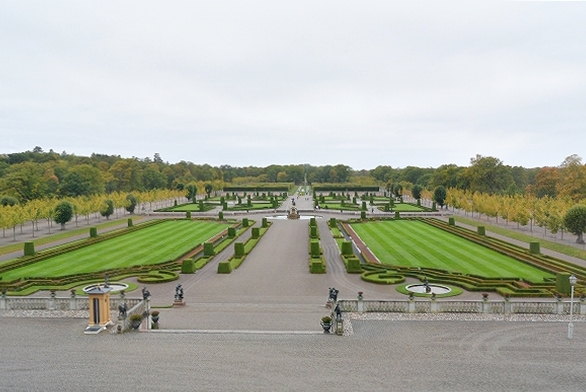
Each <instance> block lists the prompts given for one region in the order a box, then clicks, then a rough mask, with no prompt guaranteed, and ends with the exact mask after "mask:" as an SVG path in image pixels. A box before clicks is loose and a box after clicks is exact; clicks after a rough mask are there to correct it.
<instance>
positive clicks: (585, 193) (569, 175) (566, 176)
mask: <svg viewBox="0 0 586 392" xmlns="http://www.w3.org/2000/svg"><path fill="white" fill-rule="evenodd" d="M560 172H561V173H560V174H561V175H560V181H559V182H558V184H557V187H556V189H557V191H558V193H559V194H560V195H562V196H569V197H571V198H572V200H574V202H578V201H580V200H582V199H585V198H586V165H583V164H582V158H581V157H579V156H578V155H576V154H574V155H570V156H569V157H567V158H566V159H565V160H564V162H562V164H561V166H560Z"/></svg>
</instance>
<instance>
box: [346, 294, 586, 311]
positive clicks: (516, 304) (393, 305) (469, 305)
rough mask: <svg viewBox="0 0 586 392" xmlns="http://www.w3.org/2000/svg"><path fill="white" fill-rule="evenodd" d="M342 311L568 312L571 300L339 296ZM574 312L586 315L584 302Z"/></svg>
mask: <svg viewBox="0 0 586 392" xmlns="http://www.w3.org/2000/svg"><path fill="white" fill-rule="evenodd" d="M338 304H339V305H340V309H341V311H342V312H358V313H366V312H377V313H490V314H570V305H571V304H570V301H567V300H564V301H560V300H539V299H536V300H530V301H527V300H501V301H488V300H441V299H437V300H431V299H412V300H409V299H405V300H370V299H369V300H365V299H363V298H362V299H361V298H359V299H355V300H346V299H339V300H338ZM573 306H574V309H573V313H574V314H576V315H586V301H584V300H576V301H574V303H573Z"/></svg>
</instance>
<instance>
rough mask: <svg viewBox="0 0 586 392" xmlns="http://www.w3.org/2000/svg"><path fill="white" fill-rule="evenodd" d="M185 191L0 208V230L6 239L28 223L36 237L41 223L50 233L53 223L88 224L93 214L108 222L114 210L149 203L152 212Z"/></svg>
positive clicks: (43, 201)
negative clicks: (84, 221)
mask: <svg viewBox="0 0 586 392" xmlns="http://www.w3.org/2000/svg"><path fill="white" fill-rule="evenodd" d="M183 196H184V192H182V191H177V190H175V191H172V190H152V191H148V192H135V193H131V194H126V193H122V192H113V193H111V194H109V195H107V196H106V195H95V196H89V197H88V196H80V197H69V198H64V199H56V198H51V199H35V200H31V201H29V202H28V203H26V204H18V203H17V204H14V205H10V204H6V205H0V228H2V231H3V236H5V235H6V230H7V229H12V233H13V236H14V237H16V230H17V227H19V226H20V227H22V226H23V225H25V224H26V223H27V222H28V223H30V224H31V225H32V228H33V236H34V233H35V231H38V230H39V222H43V221H44V222H46V224H47V227H48V228H49V231H50V230H51V227H52V223H53V222H56V223H58V224H61V225H62V226H63V225H65V223H67V222H69V221H70V220H72V219H74V220H75V222H76V225H77V223H78V221H79V220H80V219H81V220H86V221H87V222H89V220H90V216H91V215H92V214H98V217H99V216H103V217H105V218H106V219H108V218H109V217H110V216H111V215H113V214H114V213H115V211H117V210H120V209H125V210H126V211H127V212H129V213H133V212H134V211H135V209H136V208H137V207H138V206H139V205H140V204H142V205H143V206H144V205H145V204H146V203H149V206H148V208H149V210H152V209H153V206H152V203H155V202H158V201H160V200H165V199H171V198H178V197H183Z"/></svg>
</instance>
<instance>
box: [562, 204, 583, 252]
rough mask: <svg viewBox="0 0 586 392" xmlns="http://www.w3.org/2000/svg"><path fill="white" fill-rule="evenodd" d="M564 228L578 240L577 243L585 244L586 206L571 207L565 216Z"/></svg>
mask: <svg viewBox="0 0 586 392" xmlns="http://www.w3.org/2000/svg"><path fill="white" fill-rule="evenodd" d="M564 226H565V227H566V229H568V231H569V232H570V233H572V234H575V235H576V236H577V237H578V238H577V239H576V243H578V244H583V243H584V232H586V206H585V205H581V204H578V205H575V206H573V207H571V208H570V209H569V210H568V211H567V212H566V214H565V215H564Z"/></svg>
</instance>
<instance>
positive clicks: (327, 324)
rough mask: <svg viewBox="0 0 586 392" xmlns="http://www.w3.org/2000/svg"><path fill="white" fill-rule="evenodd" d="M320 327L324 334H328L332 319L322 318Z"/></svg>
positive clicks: (328, 317)
mask: <svg viewBox="0 0 586 392" xmlns="http://www.w3.org/2000/svg"><path fill="white" fill-rule="evenodd" d="M321 326H322V328H323V329H324V332H325V333H330V328H332V318H331V317H330V316H324V317H322V318H321Z"/></svg>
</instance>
